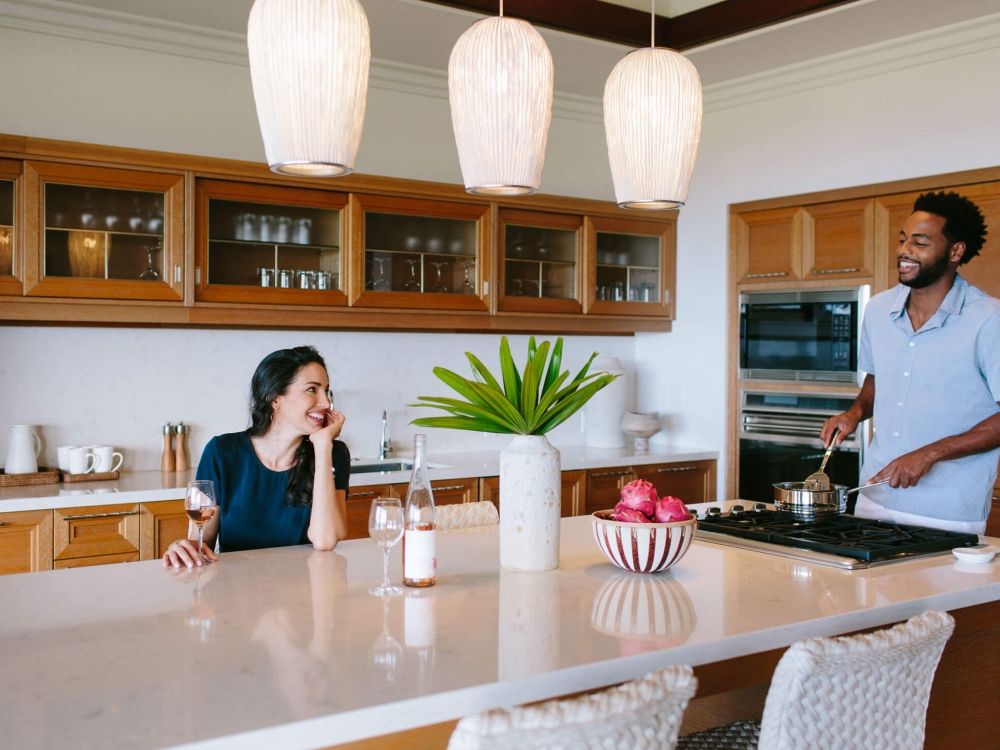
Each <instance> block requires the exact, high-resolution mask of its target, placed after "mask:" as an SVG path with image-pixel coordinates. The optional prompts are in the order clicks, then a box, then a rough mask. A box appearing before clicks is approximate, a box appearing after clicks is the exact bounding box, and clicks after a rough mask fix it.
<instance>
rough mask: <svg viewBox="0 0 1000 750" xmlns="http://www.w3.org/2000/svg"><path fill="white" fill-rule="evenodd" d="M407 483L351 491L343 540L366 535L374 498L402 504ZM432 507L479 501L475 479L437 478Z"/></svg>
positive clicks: (432, 487)
mask: <svg viewBox="0 0 1000 750" xmlns="http://www.w3.org/2000/svg"><path fill="white" fill-rule="evenodd" d="M408 487H409V485H408V484H375V485H368V486H366V487H357V488H352V489H351V491H350V493H349V494H348V496H347V538H348V539H365V538H367V536H368V512H369V511H370V510H371V507H372V500H374V499H375V498H376V497H396V498H399V499H400V501H402V502H403V503H404V504H405V503H406V490H407V488H408ZM431 489H433V490H434V504H435V505H450V504H453V503H474V502H476V501H478V500H479V477H471V478H470V479H439V480H436V481H433V482H431Z"/></svg>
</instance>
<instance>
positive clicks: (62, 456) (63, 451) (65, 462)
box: [56, 445, 80, 474]
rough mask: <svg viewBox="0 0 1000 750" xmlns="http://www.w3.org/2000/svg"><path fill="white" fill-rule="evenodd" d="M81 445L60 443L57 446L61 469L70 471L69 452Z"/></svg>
mask: <svg viewBox="0 0 1000 750" xmlns="http://www.w3.org/2000/svg"><path fill="white" fill-rule="evenodd" d="M79 447H80V446H79V445H60V446H59V447H58V448H56V455H57V456H58V457H59V458H58V459H57V461H58V464H59V471H65V472H66V473H67V474H68V473H69V452H70V451H71V450H73V449H74V448H79Z"/></svg>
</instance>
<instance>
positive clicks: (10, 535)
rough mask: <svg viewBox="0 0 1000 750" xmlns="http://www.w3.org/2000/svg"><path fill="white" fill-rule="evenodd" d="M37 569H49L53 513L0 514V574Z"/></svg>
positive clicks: (31, 571) (37, 511)
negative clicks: (20, 554)
mask: <svg viewBox="0 0 1000 750" xmlns="http://www.w3.org/2000/svg"><path fill="white" fill-rule="evenodd" d="M19 553H26V554H22V556H18V555H19ZM39 570H52V511H51V510H32V511H20V512H11V513H0V575H6V574H9V573H35V572H37V571H39Z"/></svg>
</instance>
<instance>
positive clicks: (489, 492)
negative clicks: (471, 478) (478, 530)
mask: <svg viewBox="0 0 1000 750" xmlns="http://www.w3.org/2000/svg"><path fill="white" fill-rule="evenodd" d="M479 499H480V500H488V501H489V502H491V503H493V504H494V505H495V506H497V510H498V511H499V510H500V477H483V478H482V479H480V480H479Z"/></svg>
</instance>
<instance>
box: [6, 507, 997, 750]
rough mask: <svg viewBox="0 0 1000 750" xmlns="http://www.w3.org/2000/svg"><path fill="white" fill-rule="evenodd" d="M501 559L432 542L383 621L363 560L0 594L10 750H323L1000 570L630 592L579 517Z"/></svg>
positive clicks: (842, 574)
mask: <svg viewBox="0 0 1000 750" xmlns="http://www.w3.org/2000/svg"><path fill="white" fill-rule="evenodd" d="M497 543H498V534H497V532H496V530H494V529H490V530H470V531H466V532H447V533H441V534H439V541H438V561H439V578H438V585H437V586H436V587H434V588H431V589H425V590H407V591H406V592H405V594H404V595H401V596H397V597H393V598H391V599H388V600H385V601H383V600H382V599H380V598H378V597H374V596H370V595H369V594H368V589H369V587H371V586H373V585H375V584H377V583H378V581H379V580H380V578H381V555H380V553H379V551H378V549H377V548H376V547H375V545H374V544H373V543H371V542H370V541H368V540H357V541H353V542H344V543H342V544H341V545H340V546H338V548H337V550H336V551H334V552H316V551H314V550H312V549H311V548H310V547H290V548H283V549H273V550H259V551H254V552H237V553H230V554H226V555H223V556H222V560H221V562H220V563H218V564H216V565H211V566H208V567H206V568H203V569H200V570H195V571H182V572H181V573H179V574H174V573H171V572H167V571H164V570H163V569H162V567H161V564H160V562H159V561H152V562H142V563H132V564H129V565H111V566H98V567H91V568H79V569H73V570H61V571H46V572H40V573H31V574H23V575H12V576H5V577H2V578H0V602H2V609H0V727H2V733H3V737H2V741H0V745H2V746H3V747H10V748H17V750H35V749H36V748H38V749H40V748H64V747H65V748H69V747H72V748H77V749H79V750H84V749H85V748H94V749H95V750H96V749H97V748H100V750H125V749H128V750H146V749H150V750H151V749H153V748H168V747H190V748H204V749H206V750H207V749H209V748H211V749H212V750H223V749H229V748H233V749H235V748H239V749H240V750H252V749H254V748H283V750H295V749H296V748H321V747H328V746H331V745H336V744H338V743H344V742H348V741H352V740H358V739H362V738H366V737H374V736H380V735H385V734H388V733H392V732H399V731H403V730H408V729H412V728H415V727H419V726H422V725H428V724H434V723H437V722H444V721H447V720H449V719H455V718H458V717H460V716H462V715H465V714H467V713H471V712H474V711H480V710H484V709H488V708H494V707H498V706H506V705H512V704H517V703H525V702H529V701H536V700H540V699H545V698H551V697H554V696H558V695H565V694H569V693H573V692H578V691H582V690H589V689H592V688H597V687H601V686H604V685H610V684H614V683H617V682H621V681H623V680H627V679H631V678H635V677H638V676H640V675H642V674H645V673H647V672H649V671H650V670H653V669H657V668H660V667H663V666H666V665H670V664H692V665H706V664H710V663H714V662H720V661H724V660H730V659H734V658H738V657H744V656H746V655H750V654H758V653H760V652H769V651H771V650H774V649H780V648H782V647H785V646H787V645H789V644H791V643H792V642H794V641H796V640H799V639H801V638H805V637H808V636H817V635H834V634H838V633H846V632H851V631H855V630H859V629H863V628H870V627H877V626H881V625H885V624H888V623H892V622H898V621H900V620H904V619H906V618H907V617H910V616H912V615H915V614H918V613H920V612H923V611H926V610H928V609H945V610H958V609H962V608H969V607H974V606H975V605H985V606H986V609H987V610H989V611H990V612H992V611H993V609H994V605H993V604H988V603H991V602H997V601H998V600H1000V561H995V562H993V563H991V564H987V565H981V566H968V565H964V564H960V563H957V562H956V561H955V560H954V558H952V557H951V556H950V555H948V556H940V557H933V558H928V559H924V560H917V561H910V562H903V563H899V564H895V565H889V566H885V567H880V568H874V569H871V570H865V571H854V572H847V571H842V570H838V569H835V568H828V567H822V566H817V565H812V564H806V563H798V562H794V561H791V560H787V559H784V558H780V557H776V556H771V555H764V554H760V553H756V552H750V551H741V550H737V549H733V548H729V547H722V546H716V545H713V544H710V543H703V542H698V541H696V542H694V543H693V544H692V546H691V548H690V550H689V551H688V553H687V555H686V556H685V557H684V558H683V559H682V560H681V561H680V563H679V564H678V565H677V566H676V567H675V568H673V569H671V571H669V572H668V573H666V574H661V575H657V576H638V575H631V574H627V573H624V572H622V571H620V570H618V569H617V568H615V567H613V566H612V565H611V564H609V563H608V562H606V560H605V559H604V557H603V556H602V555H601V553H600V551H599V549H598V548H597V546H596V544H595V543H594V542H593V539H592V535H591V521H590V519H589V518H588V517H579V518H570V519H564V521H563V537H562V555H561V567H560V568H559V569H558V570H557V571H553V572H550V573H536V574H517V573H507V572H501V571H500V570H499V566H498V551H497ZM399 555H400V553H399V549H398V548H397V549H396V550H394V551H393V558H392V559H393V561H392V564H391V566H390V571H391V574H392V577H393V579H394V580H395V581H397V582H398V581H399V578H400V566H399ZM967 611H980V612H981V611H983V607H977V608H976V610H967ZM990 627H993V628H994V629H993V630H992V631H991V632H992V633H994V634H995V633H996V629H995V628H996V622H993V623H992V625H990ZM959 635H960V633H956V638H957V637H958V636H959ZM990 637H994V640H992V641H989V640H988V641H987V642H988V643H993V644H995V643H996V640H995V636H990ZM986 656H987V657H988V656H989V654H987V655H986ZM946 657H947V652H946ZM992 658H993V659H994V664H995V660H996V655H995V654H994V655H993V657H992ZM987 661H988V659H987ZM942 665H944V662H942ZM987 668H988V667H987ZM990 679H991V677H990V674H986V681H987V682H989V680H990ZM992 679H994V680H995V677H994V678H992ZM765 681H766V680H765ZM980 684H982V680H981V679H980ZM986 687H987V688H989V686H988V685H987V686H986ZM995 699H996V692H995V691H994V692H992V693H991V692H990V691H989V689H987V690H985V691H984V692H982V693H980V694H979V695H970V696H969V697H968V700H969V701H970V702H972V703H973V704H975V702H976V701H995ZM994 739H995V735H994ZM965 746H967V747H973V746H975V745H974V744H970V745H965ZM984 747H985V745H984Z"/></svg>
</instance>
